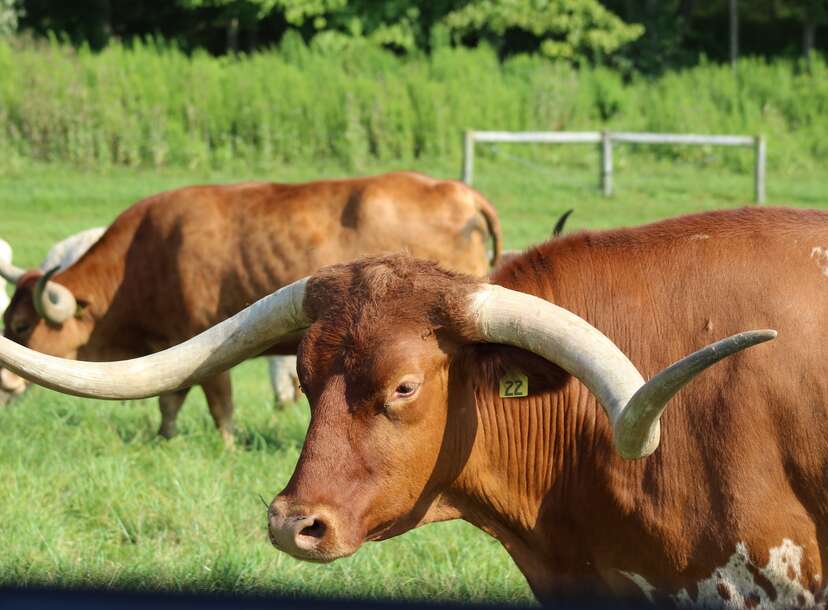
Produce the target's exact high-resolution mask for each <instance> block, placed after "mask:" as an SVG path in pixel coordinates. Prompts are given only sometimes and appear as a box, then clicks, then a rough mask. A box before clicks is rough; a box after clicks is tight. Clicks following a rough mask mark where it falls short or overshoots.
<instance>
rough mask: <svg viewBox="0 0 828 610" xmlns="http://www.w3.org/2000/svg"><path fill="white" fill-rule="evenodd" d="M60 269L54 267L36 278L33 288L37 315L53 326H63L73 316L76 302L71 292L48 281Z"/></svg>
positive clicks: (76, 305)
mask: <svg viewBox="0 0 828 610" xmlns="http://www.w3.org/2000/svg"><path fill="white" fill-rule="evenodd" d="M59 269H60V268H59V267H55V268H53V269H50V270H49V271H47V272H46V273H45V274H44V275H42V276H40V278H38V280H37V283H36V284H35V287H34V295H33V300H34V308H35V311H37V315H39V316H40V317H41V318H43V319H44V320H46V321H48V322H52V323H53V324H63V323H64V322H66V320H68V319H69V318H71V317H72V316H74V315H75V312H76V311H77V309H78V302H77V301H76V300H75V295H73V294H72V291H71V290H69V289H68V288H66V287H65V286H61V285H60V284H58V283H57V282H51V281H49V278H51V277H52V276H53V275H54V274H55V273H57V272H58V270H59Z"/></svg>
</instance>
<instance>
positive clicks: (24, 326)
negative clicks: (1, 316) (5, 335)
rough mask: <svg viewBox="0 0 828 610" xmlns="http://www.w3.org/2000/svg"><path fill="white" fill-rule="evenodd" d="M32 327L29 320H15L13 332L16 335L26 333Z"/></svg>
mask: <svg viewBox="0 0 828 610" xmlns="http://www.w3.org/2000/svg"><path fill="white" fill-rule="evenodd" d="M31 327H32V325H31V324H29V323H28V322H15V323H14V324H13V325H12V332H13V333H14V334H15V335H25V334H26V333H27V332H29V329H31Z"/></svg>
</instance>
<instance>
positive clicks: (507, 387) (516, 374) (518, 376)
mask: <svg viewBox="0 0 828 610" xmlns="http://www.w3.org/2000/svg"><path fill="white" fill-rule="evenodd" d="M521 396H529V378H528V377H526V375H524V374H523V373H521V372H520V371H509V372H508V373H506V374H505V375H504V376H503V377H501V378H500V397H501V398H519V397H521Z"/></svg>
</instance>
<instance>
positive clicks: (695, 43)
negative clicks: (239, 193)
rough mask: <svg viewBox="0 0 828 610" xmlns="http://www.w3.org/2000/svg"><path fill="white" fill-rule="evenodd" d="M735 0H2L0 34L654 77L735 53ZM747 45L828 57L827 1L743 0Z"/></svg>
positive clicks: (95, 45) (764, 51)
mask: <svg viewBox="0 0 828 610" xmlns="http://www.w3.org/2000/svg"><path fill="white" fill-rule="evenodd" d="M728 5H729V0H429V1H428V2H422V1H420V0H383V1H382V2H380V1H377V0H170V1H167V2H131V1H126V0H74V1H73V2H63V1H62V0H0V32H9V31H14V30H17V31H23V32H32V33H34V34H36V35H39V36H45V35H47V34H48V33H50V32H51V33H55V34H58V35H59V36H62V37H65V38H67V39H69V40H71V41H72V42H73V43H74V44H76V45H77V44H82V43H86V44H88V45H89V47H90V48H92V49H95V50H100V49H102V48H104V47H105V46H106V45H107V44H109V43H111V42H112V41H113V40H120V41H122V42H128V41H131V40H133V39H135V38H139V39H141V38H144V37H146V36H148V35H152V36H155V37H161V38H163V39H165V40H167V41H170V42H174V43H175V45H176V46H177V47H178V48H180V49H182V50H185V51H188V52H189V51H193V50H195V49H206V50H207V51H209V52H210V53H212V54H224V53H228V52H238V51H245V52H250V51H254V50H257V49H262V48H266V47H269V46H272V45H274V44H278V43H279V42H280V41H281V40H282V38H283V37H284V36H285V35H286V34H287V33H288V32H290V31H295V32H298V33H299V34H300V35H301V37H302V39H303V40H304V42H305V43H312V42H313V43H315V44H318V45H322V46H327V47H329V48H330V47H334V48H336V47H342V46H344V45H345V44H347V42H348V41H353V40H355V39H365V40H368V41H371V42H372V43H375V44H378V45H381V46H384V47H386V48H387V49H390V50H392V51H394V52H396V53H400V54H410V53H421V52H432V51H433V50H434V49H435V48H439V47H441V46H445V45H449V44H451V45H462V46H476V45H477V44H479V43H481V42H486V43H487V44H489V45H490V46H491V47H493V48H495V49H496V51H497V52H498V55H499V56H500V57H501V58H504V57H508V56H511V55H516V54H521V53H527V52H529V53H535V52H537V53H540V54H542V55H545V56H548V57H553V58H565V59H568V60H570V61H574V62H582V61H592V62H598V63H610V64H613V65H616V66H619V67H622V68H624V69H627V70H633V69H634V70H637V71H642V72H645V73H653V72H658V71H661V70H664V69H668V68H674V67H681V66H686V65H689V64H691V63H695V62H697V61H698V59H699V57H701V56H705V57H707V58H710V59H712V60H718V59H726V58H727V56H728V48H729V47H728V37H727V33H728V15H729V13H728ZM738 8H739V19H740V22H741V28H740V30H741V35H740V46H741V48H742V50H743V52H744V53H745V54H748V55H763V56H766V57H771V56H777V55H787V56H792V55H796V54H801V53H802V52H803V51H804V50H808V49H811V48H816V49H822V50H823V51H824V50H825V49H826V48H828V46H827V43H826V38H828V37H826V36H825V34H826V31H828V3H826V1H825V0H750V1H749V2H747V1H744V0H742V1H741V2H739V6H738Z"/></svg>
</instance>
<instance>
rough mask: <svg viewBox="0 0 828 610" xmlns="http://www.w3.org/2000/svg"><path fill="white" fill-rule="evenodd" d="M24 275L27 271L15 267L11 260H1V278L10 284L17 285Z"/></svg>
mask: <svg viewBox="0 0 828 610" xmlns="http://www.w3.org/2000/svg"><path fill="white" fill-rule="evenodd" d="M24 273H26V270H25V269H21V268H20V267H15V266H14V265H12V263H11V261H10V260H8V261H7V260H5V259H2V258H0V277H2V278H3V279H4V280H6V281H7V282H9V283H10V284H16V283H17V280H19V279H20V277H21V276H22V275H23V274H24Z"/></svg>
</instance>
